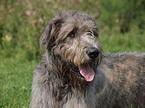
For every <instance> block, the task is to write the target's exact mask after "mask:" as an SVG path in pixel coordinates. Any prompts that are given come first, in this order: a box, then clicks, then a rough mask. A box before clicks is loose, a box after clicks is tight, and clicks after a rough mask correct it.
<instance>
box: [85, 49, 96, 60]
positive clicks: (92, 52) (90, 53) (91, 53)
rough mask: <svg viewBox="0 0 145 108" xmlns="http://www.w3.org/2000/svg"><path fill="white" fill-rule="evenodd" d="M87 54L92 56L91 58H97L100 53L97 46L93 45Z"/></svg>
mask: <svg viewBox="0 0 145 108" xmlns="http://www.w3.org/2000/svg"><path fill="white" fill-rule="evenodd" d="M86 53H87V55H88V56H89V57H90V58H91V59H95V58H97V57H98V55H99V50H98V49H97V48H95V47H91V48H89V49H88V50H87V52H86Z"/></svg>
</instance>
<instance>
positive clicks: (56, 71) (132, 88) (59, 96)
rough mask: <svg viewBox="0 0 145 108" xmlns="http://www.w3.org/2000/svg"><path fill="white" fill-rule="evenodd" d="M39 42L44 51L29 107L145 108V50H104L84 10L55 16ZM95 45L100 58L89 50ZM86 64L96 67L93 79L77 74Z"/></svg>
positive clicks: (96, 29) (36, 73) (96, 30)
mask: <svg viewBox="0 0 145 108" xmlns="http://www.w3.org/2000/svg"><path fill="white" fill-rule="evenodd" d="M72 31H73V33H76V34H75V37H73V35H72V34H73V33H72ZM76 31H77V32H76ZM40 44H41V46H42V45H45V48H46V53H45V54H44V56H43V59H42V61H41V62H40V64H39V65H38V66H37V67H36V69H35V71H34V79H33V85H32V100H31V104H30V107H31V108H145V53H142V54H141V53H116V54H103V51H102V47H101V45H100V42H99V40H98V27H97V24H96V22H95V20H94V19H93V18H92V17H90V16H89V15H87V14H86V13H79V12H66V13H61V14H59V15H56V16H55V17H54V18H53V19H52V20H51V21H49V22H48V25H47V27H46V29H45V31H44V33H43V35H42V36H41V38H40ZM92 47H95V48H97V49H98V51H99V54H98V56H97V58H93V59H92V58H90V57H89V56H88V55H87V54H86V52H87V51H88V50H90V48H92ZM82 64H89V65H90V66H91V68H92V69H93V70H94V72H95V78H94V80H93V81H91V82H87V81H85V79H84V78H82V77H80V76H79V75H78V74H79V72H78V71H77V69H78V68H77V67H78V66H80V65H82ZM73 68H75V69H73ZM75 70H76V71H75Z"/></svg>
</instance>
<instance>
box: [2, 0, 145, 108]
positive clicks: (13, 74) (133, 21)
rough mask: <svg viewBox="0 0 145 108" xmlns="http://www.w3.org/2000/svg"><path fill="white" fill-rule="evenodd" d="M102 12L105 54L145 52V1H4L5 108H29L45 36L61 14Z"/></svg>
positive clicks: (3, 107) (3, 69) (101, 28)
mask: <svg viewBox="0 0 145 108" xmlns="http://www.w3.org/2000/svg"><path fill="white" fill-rule="evenodd" d="M68 10H77V11H83V12H87V13H88V14H90V15H92V16H96V21H97V23H98V26H99V36H100V37H99V38H100V41H101V43H102V46H103V49H104V52H109V53H115V52H124V51H127V52H130V51H131V52H135V51H137V52H145V0H73V1H68V0H0V95H1V96H0V97H1V98H0V107H1V108H6V107H7V108H18V107H20V108H22V107H23V108H27V107H28V106H29V103H30V94H31V84H32V78H33V70H34V69H35V67H36V65H37V64H38V63H39V62H40V60H41V55H42V54H43V53H44V51H43V50H42V51H40V46H39V38H40V36H41V35H42V33H43V31H44V28H45V26H46V24H47V22H48V21H49V20H50V19H51V18H53V15H55V13H57V12H61V11H68Z"/></svg>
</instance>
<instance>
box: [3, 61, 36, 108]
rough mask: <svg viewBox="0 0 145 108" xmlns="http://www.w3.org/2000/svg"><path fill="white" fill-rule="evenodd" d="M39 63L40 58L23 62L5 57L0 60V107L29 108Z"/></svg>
mask: <svg viewBox="0 0 145 108" xmlns="http://www.w3.org/2000/svg"><path fill="white" fill-rule="evenodd" d="M37 64H38V60H37V61H29V62H28V61H27V62H23V63H22V62H19V61H17V60H15V59H3V62H0V108H28V106H29V103H30V97H31V85H32V77H33V71H34V69H35V67H36V65H37Z"/></svg>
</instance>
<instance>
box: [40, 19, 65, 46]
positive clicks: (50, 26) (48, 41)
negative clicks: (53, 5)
mask: <svg viewBox="0 0 145 108" xmlns="http://www.w3.org/2000/svg"><path fill="white" fill-rule="evenodd" d="M62 22H63V21H62V18H60V17H59V18H53V19H52V20H50V21H49V22H48V23H47V26H46V28H45V30H44V32H43V34H42V36H41V37H40V48H42V46H43V45H45V46H46V48H48V49H49V47H51V46H53V44H54V41H55V39H56V37H57V35H58V32H59V30H60V27H61V23H62Z"/></svg>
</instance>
